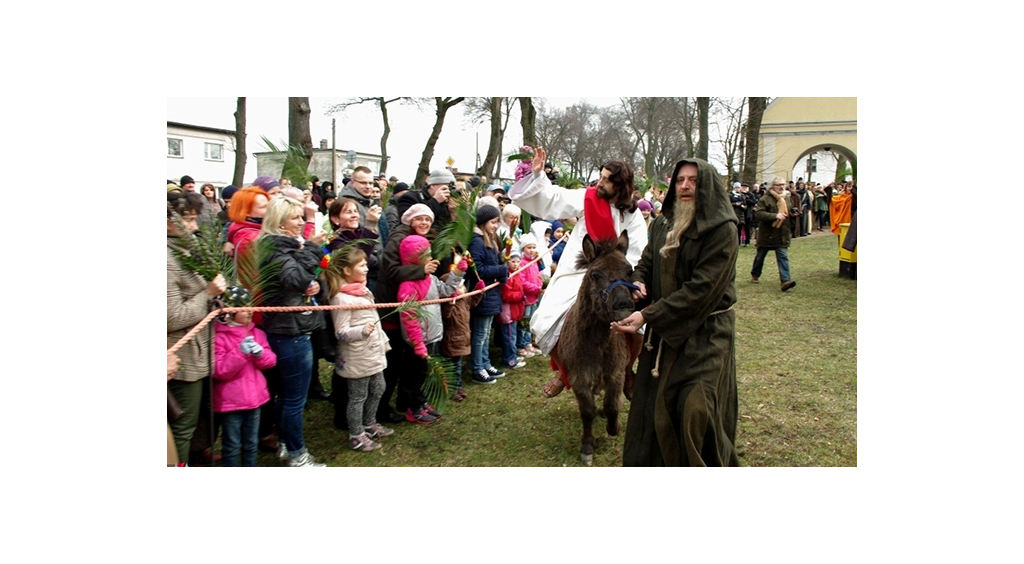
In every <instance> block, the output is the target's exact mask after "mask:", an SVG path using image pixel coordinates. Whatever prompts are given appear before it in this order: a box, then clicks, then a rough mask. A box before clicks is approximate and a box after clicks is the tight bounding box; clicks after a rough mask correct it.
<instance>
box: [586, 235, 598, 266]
mask: <svg viewBox="0 0 1024 564" xmlns="http://www.w3.org/2000/svg"><path fill="white" fill-rule="evenodd" d="M583 258H584V259H586V261H587V263H591V262H594V259H595V258H597V249H596V248H594V240H593V239H591V238H590V234H589V233H587V234H586V235H584V236H583Z"/></svg>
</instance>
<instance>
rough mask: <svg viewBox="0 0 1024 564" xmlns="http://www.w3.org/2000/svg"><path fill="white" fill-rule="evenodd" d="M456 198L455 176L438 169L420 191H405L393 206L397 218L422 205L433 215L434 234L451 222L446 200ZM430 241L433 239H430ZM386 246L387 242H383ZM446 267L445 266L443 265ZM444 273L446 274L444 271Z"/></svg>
mask: <svg viewBox="0 0 1024 564" xmlns="http://www.w3.org/2000/svg"><path fill="white" fill-rule="evenodd" d="M450 196H458V193H456V189H455V175H454V174H452V173H451V171H449V170H446V169H439V170H434V171H431V172H430V176H429V177H427V186H426V187H425V188H423V189H422V190H407V191H406V192H405V193H403V194H402V195H401V196H400V197H399V198H398V200H397V201H396V202H395V205H396V206H397V208H398V210H397V211H398V217H402V216H403V215H405V212H406V211H408V210H409V208H410V207H412V206H413V205H415V204H424V205H426V206H427V207H428V208H430V211H431V212H433V214H434V223H433V225H434V229H433V231H434V232H435V233H437V232H439V231H440V230H441V229H443V228H444V226H445V225H448V223H449V222H450V221H451V219H452V218H451V214H450V213H449V211H448V198H449V197H450ZM430 238H431V239H432V238H433V237H430ZM384 244H385V245H386V244H387V241H384ZM445 266H446V267H447V265H445ZM444 272H447V270H445V271H444Z"/></svg>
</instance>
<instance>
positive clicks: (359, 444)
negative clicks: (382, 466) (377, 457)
mask: <svg viewBox="0 0 1024 564" xmlns="http://www.w3.org/2000/svg"><path fill="white" fill-rule="evenodd" d="M381 446H382V445H381V444H380V443H378V442H377V441H375V440H373V439H371V438H370V435H369V433H363V434H361V435H358V436H355V437H351V438H350V439H349V440H348V447H349V448H350V449H352V450H358V451H360V452H371V451H375V450H377V449H379V448H380V447H381Z"/></svg>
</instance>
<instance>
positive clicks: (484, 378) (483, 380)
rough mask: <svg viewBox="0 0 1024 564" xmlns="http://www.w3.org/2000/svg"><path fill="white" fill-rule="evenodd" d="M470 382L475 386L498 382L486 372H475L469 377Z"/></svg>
mask: <svg viewBox="0 0 1024 564" xmlns="http://www.w3.org/2000/svg"><path fill="white" fill-rule="evenodd" d="M469 381H470V382H473V383H474V384H493V383H495V382H497V380H496V379H494V378H492V377H491V375H490V374H488V373H487V371H486V370H479V371H477V372H474V373H473V375H472V376H470V377H469Z"/></svg>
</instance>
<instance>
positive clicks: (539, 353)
mask: <svg viewBox="0 0 1024 564" xmlns="http://www.w3.org/2000/svg"><path fill="white" fill-rule="evenodd" d="M529 348H530V350H531V351H533V354H534V355H540V356H543V355H544V351H542V350H540V348H539V347H535V346H533V343H530V347H529Z"/></svg>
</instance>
